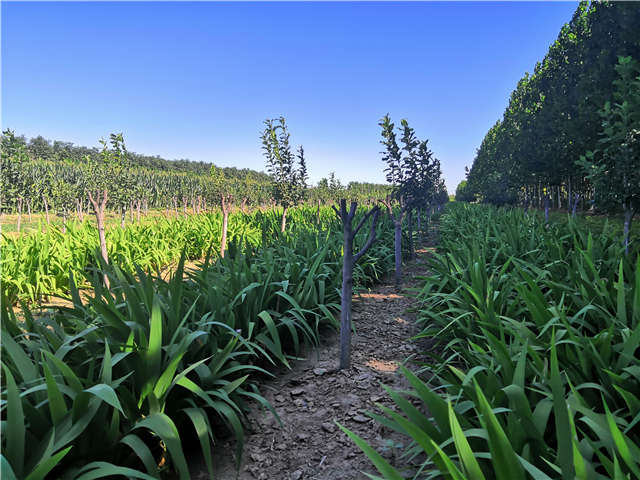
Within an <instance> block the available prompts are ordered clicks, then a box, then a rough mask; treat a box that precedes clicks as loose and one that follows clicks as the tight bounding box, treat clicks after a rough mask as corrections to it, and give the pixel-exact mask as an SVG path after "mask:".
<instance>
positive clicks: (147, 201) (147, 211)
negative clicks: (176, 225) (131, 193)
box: [144, 198, 168, 217]
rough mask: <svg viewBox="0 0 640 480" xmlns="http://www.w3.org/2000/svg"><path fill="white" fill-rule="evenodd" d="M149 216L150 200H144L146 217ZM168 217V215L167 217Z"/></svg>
mask: <svg viewBox="0 0 640 480" xmlns="http://www.w3.org/2000/svg"><path fill="white" fill-rule="evenodd" d="M147 215H149V200H147V199H146V198H145V199H144V216H145V217H146V216H147ZM167 216H168V215H167Z"/></svg>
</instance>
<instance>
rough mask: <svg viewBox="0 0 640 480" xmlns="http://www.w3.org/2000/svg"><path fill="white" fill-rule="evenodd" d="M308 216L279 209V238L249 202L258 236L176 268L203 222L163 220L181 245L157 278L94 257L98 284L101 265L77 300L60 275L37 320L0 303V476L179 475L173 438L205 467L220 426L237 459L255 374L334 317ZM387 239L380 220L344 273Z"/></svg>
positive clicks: (182, 465) (332, 292) (336, 266)
mask: <svg viewBox="0 0 640 480" xmlns="http://www.w3.org/2000/svg"><path fill="white" fill-rule="evenodd" d="M312 214H313V212H311V211H310V210H309V211H306V210H299V211H296V212H295V213H292V221H291V223H290V231H289V232H290V233H288V234H285V235H281V236H278V235H277V234H276V233H275V232H277V231H278V229H279V218H278V217H277V215H276V214H261V215H258V214H256V215H255V216H254V217H252V221H253V222H254V224H252V225H260V226H261V230H260V229H257V230H256V232H257V233H255V235H256V236H257V238H254V240H251V241H249V240H247V239H246V238H253V237H250V236H249V235H246V236H244V237H243V236H242V235H239V234H238V235H236V239H235V240H234V241H233V242H232V243H231V245H230V248H229V252H228V255H226V256H225V258H211V257H207V258H206V259H205V261H204V262H202V264H201V265H199V267H198V268H196V269H193V270H191V271H188V272H185V271H184V270H183V267H184V259H185V255H186V254H187V253H190V250H189V248H190V245H192V244H193V245H195V247H194V248H196V249H200V248H204V249H206V248H207V247H206V244H207V242H208V241H209V238H208V237H207V233H206V231H204V232H200V233H201V236H200V237H198V238H196V239H192V243H189V242H188V241H187V240H189V237H188V234H186V233H184V232H182V231H181V228H179V227H185V225H184V224H183V223H180V224H179V225H177V226H176V227H175V229H174V230H171V232H172V234H175V235H178V234H180V235H182V236H181V237H180V238H178V239H174V241H175V242H177V243H180V242H182V243H183V244H184V246H185V254H184V255H183V256H182V259H181V261H180V262H179V263H178V266H177V269H176V270H175V272H174V273H173V275H172V276H171V278H169V279H167V280H164V279H162V278H161V277H159V276H158V275H156V274H152V273H147V272H145V271H144V269H140V268H138V269H135V270H134V271H129V270H130V268H129V267H130V266H129V265H128V264H126V263H124V264H122V266H117V264H118V262H113V263H112V265H104V264H97V265H96V266H97V267H98V268H99V269H100V270H101V272H100V273H102V272H105V273H107V275H108V277H109V281H110V282H109V283H110V285H111V287H110V289H109V290H105V289H104V287H103V283H102V276H101V274H100V275H99V274H97V273H96V274H95V275H91V274H87V275H85V281H86V282H87V284H88V285H87V286H88V287H89V288H91V289H92V291H93V292H94V295H93V296H91V297H89V298H86V299H83V298H81V295H80V294H79V291H78V289H77V287H76V286H75V283H74V281H73V279H74V277H75V275H71V282H70V295H71V298H72V299H73V306H70V307H61V308H57V309H54V310H45V311H41V312H38V316H37V319H36V318H34V315H33V314H32V312H30V311H29V310H28V309H26V308H25V309H24V311H23V312H22V318H23V321H19V320H18V319H17V317H16V315H15V314H14V312H13V310H12V309H11V308H10V307H9V306H8V305H7V303H6V302H4V303H3V309H2V353H3V355H2V369H3V377H4V379H5V383H4V385H3V389H2V405H1V407H0V409H1V411H2V417H3V419H6V420H3V425H2V447H3V449H2V451H3V456H2V457H1V458H2V478H3V479H5V478H6V479H13V478H18V479H22V478H29V479H41V478H44V477H45V476H47V478H62V479H67V478H80V479H85V480H86V479H91V478H99V477H105V476H109V475H113V476H118V475H119V476H128V477H130V478H159V477H161V476H162V475H163V474H164V473H166V472H168V471H171V472H175V473H176V474H177V476H178V477H179V478H181V479H187V478H189V471H188V465H187V461H186V457H185V450H186V446H188V445H189V446H194V445H195V446H197V447H196V448H200V449H201V450H202V453H203V456H204V458H205V461H206V463H207V467H208V469H209V472H210V474H211V471H212V468H213V466H212V460H211V447H212V445H213V442H214V440H215V439H216V438H217V437H219V436H220V435H222V434H226V432H231V433H232V434H233V435H234V436H235V437H236V439H237V440H238V452H236V453H237V455H238V458H239V453H240V450H241V449H242V444H243V435H244V434H243V427H244V424H245V418H246V417H245V414H246V411H247V409H248V402H250V401H256V402H258V403H260V404H262V405H263V406H264V407H266V408H271V406H270V405H269V404H267V403H266V401H265V400H264V399H263V397H261V396H260V394H259V392H258V390H257V388H256V386H255V383H254V378H255V375H256V374H263V375H268V374H269V373H268V368H269V367H270V366H274V365H277V364H284V365H288V364H289V362H290V360H291V358H292V356H295V355H296V354H297V353H298V352H299V349H300V347H301V345H302V344H303V343H314V342H316V341H317V336H318V329H319V327H320V326H321V325H322V324H334V323H335V320H334V314H335V313H336V311H337V310H338V309H339V299H340V298H339V287H340V268H341V249H340V247H341V243H342V238H341V230H340V228H339V225H337V220H336V221H334V220H332V219H333V217H331V216H330V214H329V211H328V210H327V211H325V212H324V213H323V215H324V216H323V218H324V220H323V223H322V228H321V229H320V230H319V229H318V226H317V225H316V224H315V223H314V221H313V220H312V218H313V215H312ZM360 214H362V212H360ZM190 221H191V222H208V221H211V219H210V217H208V216H204V217H202V218H200V219H197V220H196V219H194V220H190ZM186 222H187V221H185V223H186ZM255 228H257V227H255ZM125 233H126V231H125V232H123V235H124V234H125ZM154 233H155V234H157V232H154ZM167 235H168V236H170V235H169V234H167ZM365 236H366V233H365V234H361V235H359V236H358V238H357V239H356V243H358V244H361V243H362V242H363V241H364V237H365ZM149 237H152V235H151V233H150V234H149ZM263 237H264V238H275V239H277V240H274V241H270V242H267V241H264V240H263ZM158 241H162V242H164V241H166V238H163V239H161V240H158ZM200 242H202V243H203V244H204V245H205V246H204V247H203V246H201V244H200ZM392 242H393V231H392V227H391V225H390V224H389V223H388V222H383V223H382V226H381V233H380V240H379V241H378V242H377V243H376V244H375V245H374V246H373V247H372V248H371V249H370V250H369V251H368V253H367V254H366V255H365V256H364V257H363V258H362V260H361V263H360V264H359V265H358V267H357V269H356V271H355V272H354V273H355V275H354V277H355V281H356V284H357V285H359V286H364V285H367V284H370V283H371V282H373V281H374V280H375V279H376V278H377V277H379V276H380V275H381V274H383V273H384V272H385V271H386V270H388V269H389V268H391V266H392V265H393V249H392V246H391V245H392ZM168 245H171V244H168ZM152 248H154V246H153V244H152V245H149V244H146V245H145V244H143V248H141V250H142V251H143V252H144V251H146V250H150V249H152ZM168 248H169V247H165V250H166V249H168ZM197 252H199V250H197ZM98 439H99V440H98Z"/></svg>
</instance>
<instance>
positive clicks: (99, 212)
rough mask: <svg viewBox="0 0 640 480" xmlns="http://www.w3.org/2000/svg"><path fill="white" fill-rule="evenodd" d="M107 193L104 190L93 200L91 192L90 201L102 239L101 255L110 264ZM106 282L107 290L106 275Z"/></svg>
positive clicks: (104, 275)
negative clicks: (106, 232)
mask: <svg viewBox="0 0 640 480" xmlns="http://www.w3.org/2000/svg"><path fill="white" fill-rule="evenodd" d="M107 199H108V196H107V191H106V190H103V191H102V194H101V196H99V197H98V196H97V198H95V199H94V198H93V196H92V195H91V192H89V201H90V202H91V205H92V206H93V213H94V214H95V217H96V225H97V227H98V238H99V239H100V254H101V255H102V259H103V260H104V263H106V264H108V263H109V254H108V253H107V239H106V236H105V233H104V211H105V208H106V206H107ZM102 278H103V280H104V284H105V286H106V287H107V288H109V277H108V276H107V274H106V273H104V274H103V276H102Z"/></svg>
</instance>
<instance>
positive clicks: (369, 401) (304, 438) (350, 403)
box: [191, 239, 433, 480]
mask: <svg viewBox="0 0 640 480" xmlns="http://www.w3.org/2000/svg"><path fill="white" fill-rule="evenodd" d="M429 244H431V245H432V244H433V239H431V242H429ZM429 250H431V248H428V247H427V248H423V249H420V250H418V252H417V259H416V260H415V261H414V262H411V263H410V264H408V265H406V266H405V269H404V272H403V273H404V278H405V283H404V284H403V285H402V288H401V289H400V290H398V289H396V287H395V286H394V285H393V281H392V278H388V279H385V280H384V281H383V282H381V283H380V284H379V285H377V286H375V287H374V288H372V289H371V290H370V291H369V292H367V293H362V294H359V295H354V298H353V321H354V325H355V328H356V334H355V335H354V336H353V340H352V353H351V368H349V369H347V370H342V371H340V370H338V369H337V366H338V358H339V339H338V337H337V335H336V333H335V332H328V335H326V336H324V337H323V338H322V340H321V344H320V345H319V346H318V347H317V348H316V349H314V350H312V351H311V352H309V353H308V358H307V359H306V360H300V361H298V362H296V363H295V364H294V365H293V366H292V369H291V370H285V371H282V372H278V373H277V374H276V378H274V379H272V380H267V381H265V382H263V383H262V384H261V385H260V390H261V392H262V394H263V395H264V396H265V397H266V398H267V400H268V401H269V402H271V404H272V405H273V406H274V407H275V409H276V411H277V413H278V415H279V417H280V419H281V421H282V425H280V423H279V422H278V421H277V420H276V419H275V418H274V417H273V415H272V414H271V413H270V412H268V411H266V410H261V409H259V408H257V407H256V409H255V410H254V411H253V412H252V417H251V419H250V422H251V430H252V431H251V432H249V433H248V434H247V436H246V437H245V447H244V453H243V456H242V459H241V465H240V469H239V470H237V469H236V458H235V456H234V453H233V452H234V451H235V450H234V444H233V442H232V441H228V442H226V443H222V444H218V445H217V446H216V447H215V448H214V466H215V469H216V476H215V478H216V479H219V480H231V479H234V480H236V479H238V480H271V479H283V480H300V479H316V480H338V479H340V480H349V479H365V478H367V477H366V475H365V474H364V473H363V472H368V473H375V469H374V467H373V466H372V465H371V463H370V461H369V460H368V459H367V457H366V456H365V455H364V454H363V453H362V452H361V450H360V449H359V448H358V447H357V446H356V445H355V444H354V443H353V442H352V441H351V440H350V439H349V438H348V437H347V436H346V435H345V434H344V433H343V432H342V431H341V430H340V429H339V428H338V427H337V425H336V424H335V422H336V421H337V422H339V423H340V424H341V425H343V426H345V427H347V428H348V429H350V430H351V431H353V432H355V433H357V434H358V435H359V436H361V437H362V438H364V439H365V440H366V441H367V442H368V443H369V444H370V445H371V446H373V447H374V448H376V450H378V451H379V452H380V453H381V454H382V455H383V456H384V457H386V458H387V460H388V461H389V462H390V463H391V464H392V465H393V464H395V465H397V466H399V467H402V466H403V465H406V463H407V461H406V459H400V458H399V456H400V454H401V453H402V452H403V450H404V448H403V447H405V446H406V443H405V442H406V438H404V437H402V436H400V435H398V434H397V433H395V432H392V431H390V430H389V429H387V428H384V427H382V426H381V425H380V424H378V423H375V422H374V421H373V420H372V419H371V418H370V417H368V416H367V415H366V413H365V412H366V411H373V412H377V413H381V412H380V409H379V408H378V407H377V406H376V405H375V403H380V404H383V405H385V406H388V407H392V405H393V402H392V400H391V398H390V397H389V395H388V394H387V393H386V392H385V390H384V389H383V387H382V384H384V385H387V386H389V387H391V388H392V389H394V390H398V389H404V388H406V387H407V382H406V380H405V379H404V376H403V375H402V374H401V373H400V371H399V370H398V366H399V365H401V364H405V365H407V366H408V367H409V368H412V362H411V358H414V359H420V358H421V357H423V356H424V355H425V354H426V352H428V349H429V345H428V344H424V343H423V344H419V343H418V342H415V341H411V337H413V336H414V335H415V334H417V333H418V332H419V330H420V329H419V327H418V325H417V324H416V322H415V314H414V313H412V312H411V307H412V306H415V299H414V298H413V291H412V289H414V288H415V287H419V286H420V285H421V283H422V282H421V281H420V278H419V277H420V276H424V275H426V274H427V270H426V266H425V261H426V257H427V255H428V254H429ZM408 359H409V360H408ZM194 454H195V452H194ZM191 468H192V478H194V479H197V480H203V479H206V478H209V477H208V474H207V471H206V468H205V467H204V462H202V461H201V460H197V459H196V458H193V459H192V462H191Z"/></svg>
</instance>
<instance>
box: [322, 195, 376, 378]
mask: <svg viewBox="0 0 640 480" xmlns="http://www.w3.org/2000/svg"><path fill="white" fill-rule="evenodd" d="M357 206H358V204H357V203H356V202H351V206H350V208H349V211H348V212H347V201H346V200H344V199H342V200H340V211H338V209H337V208H336V207H335V206H334V207H332V208H333V210H334V211H335V212H336V215H337V216H338V218H339V219H340V221H341V222H342V228H343V234H344V256H343V259H342V299H341V301H340V369H344V368H349V363H350V357H351V299H352V297H353V267H354V265H355V264H356V263H358V260H359V259H360V258H361V257H362V255H364V254H365V252H366V251H367V250H368V249H369V247H371V245H373V242H374V241H375V239H376V225H377V222H378V214H379V212H380V209H379V208H378V207H374V208H372V209H371V210H369V212H367V214H366V215H365V216H364V217H363V218H362V219H361V220H360V223H358V226H357V227H356V228H355V229H354V228H353V218H354V217H355V214H356V209H357ZM371 215H373V220H372V223H371V230H370V232H369V237H368V238H367V241H366V243H365V245H364V246H363V247H362V249H361V250H360V251H359V252H358V253H356V254H355V255H354V253H353V240H354V238H355V236H356V235H357V234H358V232H359V231H360V229H361V228H362V227H363V225H364V224H365V222H366V221H367V219H368V218H369V217H370V216H371Z"/></svg>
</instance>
